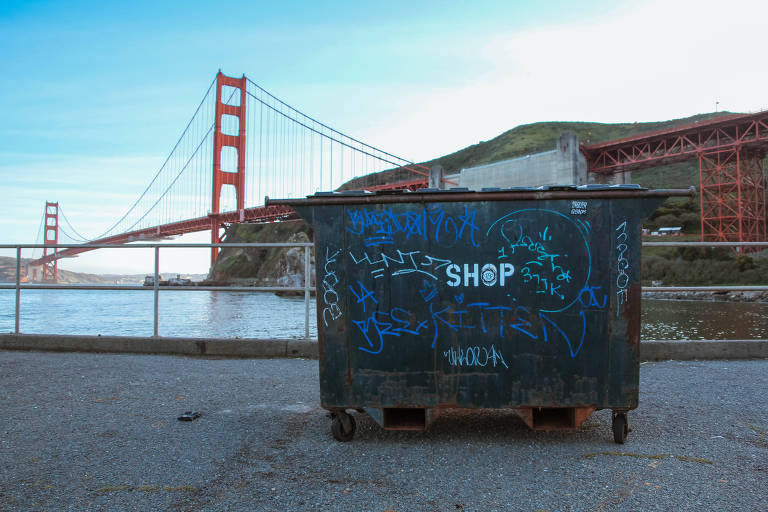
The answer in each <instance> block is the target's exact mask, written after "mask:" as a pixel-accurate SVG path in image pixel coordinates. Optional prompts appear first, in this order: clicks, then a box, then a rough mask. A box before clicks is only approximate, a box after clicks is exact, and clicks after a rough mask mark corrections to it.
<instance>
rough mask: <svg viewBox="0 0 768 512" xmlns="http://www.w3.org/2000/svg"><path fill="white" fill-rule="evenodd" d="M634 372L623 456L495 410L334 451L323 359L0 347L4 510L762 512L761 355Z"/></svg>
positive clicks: (765, 371)
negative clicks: (184, 417) (190, 415)
mask: <svg viewBox="0 0 768 512" xmlns="http://www.w3.org/2000/svg"><path fill="white" fill-rule="evenodd" d="M640 376H641V386H640V390H641V392H640V407H639V408H638V409H637V410H636V411H633V412H632V413H631V414H630V424H631V426H632V427H633V428H634V431H633V432H631V433H630V437H629V440H628V442H627V444H625V445H623V446H619V445H616V444H614V443H613V442H612V440H611V433H610V412H609V411H599V412H597V413H595V414H594V415H593V416H592V417H591V418H590V419H589V420H588V421H587V423H586V424H585V426H584V427H582V428H581V429H580V430H578V431H575V432H558V433H544V432H531V431H529V430H528V429H527V427H525V425H524V424H523V423H522V422H521V421H520V420H518V419H517V417H516V416H514V415H511V414H506V413H500V412H492V411H482V412H480V413H467V412H452V413H449V414H445V415H444V416H441V417H440V418H439V419H438V420H437V421H436V422H435V423H434V424H433V425H432V427H431V428H430V430H429V431H427V432H384V431H381V430H380V429H379V428H378V427H377V426H376V425H375V424H374V423H373V422H372V421H371V420H370V419H368V418H367V417H365V416H358V432H357V435H356V437H355V439H354V440H353V441H352V442H350V443H337V442H335V441H333V439H332V438H331V436H330V433H329V424H330V421H329V420H328V418H326V417H325V414H324V411H323V410H322V409H321V408H320V407H319V405H318V402H319V394H318V374H317V362H316V361H312V360H305V359H248V360H246V359H202V358H187V357H178V356H163V355H136V354H130V355H129V354H122V355H115V354H111V355H110V354H84V353H41V352H15V351H0V403H1V404H2V407H3V411H2V415H0V432H2V436H1V437H0V509H2V510H185V511H186V510H256V511H259V510H280V511H282V510H333V511H345V510H350V511H358V510H375V511H384V510H397V511H405V510H426V511H430V510H435V511H447V510H453V511H470V510H524V511H534V510H548V511H561V510H601V511H610V510H616V511H618V510H696V511H700V510H740V511H741V510H743V511H752V510H765V509H766V502H768V407H766V402H768V398H766V394H765V390H766V389H768V360H751V361H699V362H697V361H677V362H675V361H668V362H655V363H644V364H643V365H642V367H641V373H640ZM191 409H194V410H200V411H202V417H200V418H199V419H198V420H196V421H192V422H180V421H177V420H176V416H177V415H178V414H180V413H181V412H184V411H187V410H191Z"/></svg>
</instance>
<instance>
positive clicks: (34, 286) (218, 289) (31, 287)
mask: <svg viewBox="0 0 768 512" xmlns="http://www.w3.org/2000/svg"><path fill="white" fill-rule="evenodd" d="M15 289H16V285H14V284H0V290H15ZM19 289H20V290H118V291H119V290H147V291H150V292H151V291H153V290H154V288H153V287H152V286H141V285H124V286H122V285H96V284H84V285H74V284H72V285H67V284H22V285H19ZM160 290H162V291H165V290H178V291H181V290H189V291H195V290H198V291H210V292H303V291H304V287H303V286H301V287H298V286H194V285H192V286H189V285H187V286H171V285H169V286H165V285H163V286H161V287H160ZM309 291H310V292H314V291H316V289H315V287H314V286H310V287H309Z"/></svg>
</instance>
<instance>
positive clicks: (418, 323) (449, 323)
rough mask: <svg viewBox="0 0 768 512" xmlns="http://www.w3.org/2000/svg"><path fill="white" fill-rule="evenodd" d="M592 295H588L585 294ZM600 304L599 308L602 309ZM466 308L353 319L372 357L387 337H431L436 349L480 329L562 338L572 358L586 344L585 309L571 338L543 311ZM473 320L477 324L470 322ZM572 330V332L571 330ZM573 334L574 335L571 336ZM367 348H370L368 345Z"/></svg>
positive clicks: (501, 334) (483, 304)
mask: <svg viewBox="0 0 768 512" xmlns="http://www.w3.org/2000/svg"><path fill="white" fill-rule="evenodd" d="M585 293H587V294H588V293H589V292H585ZM599 306H600V305H599V304H598V305H597V306H594V305H593V306H590V307H597V308H599ZM465 308H466V309H454V308H452V307H451V306H444V307H441V308H438V307H435V305H434V303H433V302H430V304H429V316H428V318H426V319H424V318H422V319H417V318H416V315H415V314H413V313H412V312H410V311H408V310H406V309H404V308H399V307H397V308H392V309H391V310H390V311H389V312H384V311H375V312H373V313H371V314H370V315H369V316H368V317H367V318H365V319H363V320H353V323H354V324H355V325H356V326H357V327H358V328H359V330H360V332H361V334H362V335H363V338H364V339H365V342H366V344H364V345H362V346H359V347H358V348H359V349H360V350H362V351H363V352H367V353H370V354H379V353H381V351H382V350H383V348H384V342H385V337H386V336H392V337H400V336H403V335H407V334H410V335H414V336H422V335H431V336H429V337H430V338H431V348H433V349H434V348H435V346H436V344H437V340H438V338H440V336H441V334H443V335H444V334H445V330H446V329H447V330H449V331H450V332H454V333H457V332H460V331H464V330H470V329H479V330H481V331H482V332H483V333H484V334H487V333H489V332H491V330H493V331H496V332H498V336H499V337H500V338H502V339H505V338H513V337H515V335H518V336H522V337H523V339H528V340H531V341H540V342H542V343H549V342H550V340H555V339H560V340H562V341H563V342H565V344H566V345H567V346H568V351H569V354H570V356H571V358H575V357H576V356H577V355H578V354H579V352H580V351H581V349H582V347H583V345H584V339H585V337H586V333H587V321H586V314H585V310H584V309H580V310H579V312H578V315H579V318H580V319H581V322H580V323H581V326H580V330H579V331H578V332H577V333H576V336H572V335H569V333H568V332H566V329H563V328H562V326H561V322H562V320H558V319H556V318H555V317H554V316H553V315H552V314H549V313H548V312H545V311H541V310H534V309H531V308H529V307H527V306H503V305H491V304H490V303H488V302H473V303H469V304H466V306H465ZM471 318H475V320H476V321H478V322H477V323H476V324H473V323H471V320H470V319H471ZM569 330H570V329H569ZM571 334H573V333H571ZM366 345H367V346H366Z"/></svg>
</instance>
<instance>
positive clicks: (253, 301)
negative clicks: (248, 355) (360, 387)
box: [0, 290, 768, 340]
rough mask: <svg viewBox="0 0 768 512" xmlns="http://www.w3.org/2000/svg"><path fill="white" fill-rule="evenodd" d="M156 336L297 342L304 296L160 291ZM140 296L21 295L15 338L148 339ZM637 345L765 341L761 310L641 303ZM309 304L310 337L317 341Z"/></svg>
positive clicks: (145, 295)
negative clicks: (87, 336) (640, 341)
mask: <svg viewBox="0 0 768 512" xmlns="http://www.w3.org/2000/svg"><path fill="white" fill-rule="evenodd" d="M14 304H15V292H14V290H0V332H12V331H13V329H14ZM159 309H160V325H159V329H160V335H161V336H185V337H201V338H235V337H241V338H303V337H304V299H303V297H277V296H276V295H274V294H272V293H250V292H231V293H230V292H209V291H173V290H168V291H166V290H163V291H161V292H160V304H159ZM152 311H153V304H152V293H151V292H150V291H149V290H147V291H144V290H125V291H102V290H22V292H21V332H25V333H30V334H32V333H51V334H91V335H95V334H102V335H123V336H151V335H152V328H153V324H152ZM642 311H643V313H642V318H643V325H642V331H641V337H642V339H694V340H695V339H756V338H762V339H766V338H768V304H765V303H762V304H760V303H739V302H705V301H677V300H644V301H643V309H642ZM316 320H317V317H316V314H315V301H314V299H313V300H312V301H311V304H310V336H311V337H313V338H314V337H317V322H316Z"/></svg>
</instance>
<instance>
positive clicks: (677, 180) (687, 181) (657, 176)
mask: <svg viewBox="0 0 768 512" xmlns="http://www.w3.org/2000/svg"><path fill="white" fill-rule="evenodd" d="M726 114H730V112H718V113H709V114H699V115H695V116H691V117H686V118H683V119H673V120H671V121H660V122H653V123H618V124H608V123H583V122H562V121H553V122H541V123H533V124H525V125H521V126H517V127H515V128H513V129H511V130H508V131H506V132H504V133H502V134H501V135H499V136H498V137H495V138H493V139H491V140H487V141H483V142H479V143H477V144H474V145H472V146H469V147H466V148H464V149H461V150H459V151H456V152H455V153H451V154H450V155H445V156H441V157H438V158H435V159H434V160H429V161H427V162H422V165H425V166H427V167H431V166H433V165H437V164H439V165H441V166H443V169H445V172H446V173H447V174H453V173H457V172H459V171H461V169H462V168H464V167H472V166H476V165H482V164H488V163H492V162H498V161H500V160H507V159H509V158H516V157H519V156H524V155H529V154H532V153H539V152H542V151H548V150H550V149H553V148H554V147H555V143H556V142H557V139H558V137H560V134H561V133H563V132H565V131H572V132H575V133H576V135H577V136H578V138H579V141H580V142H582V143H584V144H597V143H600V142H606V141H609V140H615V139H621V138H624V137H630V136H632V135H637V134H641V133H647V132H652V131H656V130H663V129H666V128H671V127H674V126H679V125H684V124H689V123H692V122H694V121H700V120H705V119H712V118H714V117H717V116H721V115H726ZM698 176H699V167H698V162H696V161H691V162H686V163H680V164H673V165H666V166H661V167H657V168H653V169H645V170H642V171H638V172H635V173H633V174H632V181H633V183H638V184H640V185H643V186H646V187H650V188H678V187H688V186H690V185H694V186H697V187H698V183H699V178H698ZM413 177H414V175H413V173H412V172H410V171H408V170H406V169H392V170H387V171H382V172H380V173H376V174H370V175H367V176H363V177H361V178H357V179H355V180H352V181H350V182H348V183H346V184H345V185H344V186H343V187H341V188H342V189H345V190H349V189H356V188H363V187H366V186H372V185H380V184H383V183H387V182H392V181H399V180H406V179H413Z"/></svg>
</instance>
